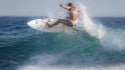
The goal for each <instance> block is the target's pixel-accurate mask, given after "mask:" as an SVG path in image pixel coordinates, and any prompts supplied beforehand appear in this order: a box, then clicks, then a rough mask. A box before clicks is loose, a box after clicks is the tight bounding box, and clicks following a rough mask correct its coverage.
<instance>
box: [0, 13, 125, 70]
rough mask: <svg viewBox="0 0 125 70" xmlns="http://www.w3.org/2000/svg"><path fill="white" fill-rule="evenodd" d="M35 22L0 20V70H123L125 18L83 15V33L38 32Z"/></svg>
mask: <svg viewBox="0 0 125 70" xmlns="http://www.w3.org/2000/svg"><path fill="white" fill-rule="evenodd" d="M36 18H44V17H0V70H123V69H125V67H124V66H125V37H124V36H125V18H124V17H93V18H89V17H88V16H87V15H83V18H81V19H82V21H81V24H82V25H81V26H82V28H83V29H77V30H72V31H71V32H70V33H69V32H68V33H67V32H65V31H64V32H56V33H52V32H51V33H49V32H41V31H38V30H35V29H33V28H31V27H29V26H28V25H27V23H28V22H29V21H31V20H33V19H36Z"/></svg>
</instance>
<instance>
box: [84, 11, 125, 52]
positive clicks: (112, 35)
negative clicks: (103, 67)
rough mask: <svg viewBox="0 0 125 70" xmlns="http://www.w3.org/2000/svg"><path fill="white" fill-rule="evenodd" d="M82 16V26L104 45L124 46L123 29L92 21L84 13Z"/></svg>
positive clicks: (121, 47)
mask: <svg viewBox="0 0 125 70" xmlns="http://www.w3.org/2000/svg"><path fill="white" fill-rule="evenodd" d="M82 18H83V20H82V21H83V23H82V24H83V28H84V29H85V30H86V31H87V32H88V33H89V34H90V35H91V36H94V37H96V38H98V39H99V40H100V42H101V43H102V45H103V46H104V47H108V48H112V49H119V50H122V49H123V48H124V47H125V39H124V36H125V32H124V31H123V29H112V28H107V27H105V26H104V25H102V24H99V23H94V22H93V21H92V20H91V19H90V18H89V17H88V16H87V14H86V13H84V14H83V16H82ZM119 34H120V35H119Z"/></svg>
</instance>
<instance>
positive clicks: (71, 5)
mask: <svg viewBox="0 0 125 70" xmlns="http://www.w3.org/2000/svg"><path fill="white" fill-rule="evenodd" d="M67 6H70V7H71V8H75V7H74V5H73V3H68V4H67ZM69 10H70V9H69Z"/></svg>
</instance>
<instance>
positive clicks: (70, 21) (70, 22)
mask: <svg viewBox="0 0 125 70" xmlns="http://www.w3.org/2000/svg"><path fill="white" fill-rule="evenodd" d="M60 6H61V7H62V8H64V9H66V10H68V12H69V13H68V14H69V16H68V17H66V19H58V20H57V21H56V22H55V23H53V24H49V22H46V25H47V26H48V27H49V28H51V27H53V26H55V25H57V24H59V23H62V24H65V25H67V26H69V27H73V26H74V25H76V24H77V22H78V18H77V17H78V16H77V13H78V12H83V9H78V8H76V7H75V6H74V5H73V3H68V5H67V6H65V5H62V4H60Z"/></svg>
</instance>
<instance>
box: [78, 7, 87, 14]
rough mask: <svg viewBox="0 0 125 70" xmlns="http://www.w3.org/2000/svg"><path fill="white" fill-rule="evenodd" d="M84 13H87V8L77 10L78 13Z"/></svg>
mask: <svg viewBox="0 0 125 70" xmlns="http://www.w3.org/2000/svg"><path fill="white" fill-rule="evenodd" d="M84 11H85V8H80V9H78V8H77V12H81V13H83V12H84Z"/></svg>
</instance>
